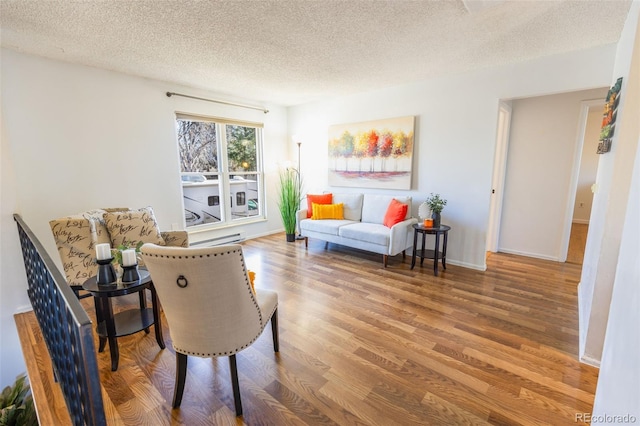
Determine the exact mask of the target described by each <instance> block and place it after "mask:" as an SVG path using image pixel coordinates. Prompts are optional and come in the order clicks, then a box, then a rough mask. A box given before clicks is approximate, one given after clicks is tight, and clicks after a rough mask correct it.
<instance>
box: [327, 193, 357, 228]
mask: <svg viewBox="0 0 640 426" xmlns="http://www.w3.org/2000/svg"><path fill="white" fill-rule="evenodd" d="M363 197H364V194H333V203H334V204H339V203H342V204H343V211H344V218H345V219H347V220H355V221H358V222H360V219H362V199H363Z"/></svg>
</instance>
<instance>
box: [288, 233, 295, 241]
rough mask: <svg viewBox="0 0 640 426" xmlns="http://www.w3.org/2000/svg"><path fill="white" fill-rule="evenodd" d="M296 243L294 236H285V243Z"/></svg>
mask: <svg viewBox="0 0 640 426" xmlns="http://www.w3.org/2000/svg"><path fill="white" fill-rule="evenodd" d="M295 241H296V234H287V242H288V243H293V242H295Z"/></svg>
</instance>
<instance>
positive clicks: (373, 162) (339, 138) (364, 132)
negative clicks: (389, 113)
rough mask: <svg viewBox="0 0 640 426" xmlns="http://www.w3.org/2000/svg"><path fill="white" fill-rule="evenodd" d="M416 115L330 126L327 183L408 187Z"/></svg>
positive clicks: (354, 185)
mask: <svg viewBox="0 0 640 426" xmlns="http://www.w3.org/2000/svg"><path fill="white" fill-rule="evenodd" d="M414 122H415V117H413V116H408V117H399V118H389V119H383V120H375V121H365V122H361V123H351V124H337V125H333V126H330V127H329V185H331V186H350V187H357V188H381V189H411V169H412V159H413V138H414Z"/></svg>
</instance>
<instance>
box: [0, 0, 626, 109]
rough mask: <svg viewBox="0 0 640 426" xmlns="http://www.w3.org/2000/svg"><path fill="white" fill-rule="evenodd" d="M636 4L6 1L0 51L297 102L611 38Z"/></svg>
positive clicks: (1, 1) (0, 5) (1, 8)
mask: <svg viewBox="0 0 640 426" xmlns="http://www.w3.org/2000/svg"><path fill="white" fill-rule="evenodd" d="M630 5H631V2H630V1H628V0H624V1H622V0H621V1H617V0H613V1H612V0H609V1H587V0H580V1H555V0H547V1H520V0H518V1H491V0H467V1H464V2H463V1H459V0H452V1H428V0H414V1H404V0H396V1H373V0H352V1H335V0H326V1H325V0H322V1H310V0H280V1H255V0H235V1H195V0H171V1H159V0H158V1H153V0H127V1H115V0H111V1H110V0H102V1H97V0H81V1H77V0H74V1H70V0H58V1H56V0H53V1H51V0H46V1H45V0H16V1H13V0H0V25H1V27H2V33H1V38H2V46H3V47H6V48H9V49H14V50H17V51H21V52H26V53H31V54H35V55H40V56H45V57H49V58H54V59H59V60H63V61H68V62H74V63H80V64H85V65H90V66H95V67H99V68H105V69H109V70H115V71H120V72H124V73H127V74H132V75H138V76H143V77H149V78H153V79H158V80H164V81H170V82H176V83H179V84H184V85H188V86H193V87H198V88H204V89H209V90H212V91H216V92H219V93H224V94H229V95H232V96H236V97H240V98H245V99H252V100H257V101H261V102H271V103H275V104H280V105H295V104H299V103H303V102H308V101H312V100H318V99H322V98H326V97H333V96H338V95H343V94H349V93H356V92H362V91H367V90H371V89H378V88H381V87H386V86H394V85H400V84H405V83H409V82H413V81H419V80H425V79H428V78H432V77H436V76H441V75H444V74H452V73H461V72H466V71H469V70H473V69H478V68H486V67H491V66H497V65H503V64H507V63H514V62H521V61H525V60H528V59H532V58H536V57H540V56H547V55H553V54H557V53H563V52H568V51H573V50H581V49H587V48H590V47H594V46H600V45H605V44H609V43H615V42H617V41H618V38H619V37H620V32H621V30H622V26H623V24H624V20H625V18H626V14H627V12H628V10H629V7H630Z"/></svg>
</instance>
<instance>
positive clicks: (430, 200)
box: [426, 192, 447, 228]
mask: <svg viewBox="0 0 640 426" xmlns="http://www.w3.org/2000/svg"><path fill="white" fill-rule="evenodd" d="M426 203H427V205H428V206H429V210H431V218H432V219H433V227H434V228H439V227H440V213H442V209H444V206H446V205H447V200H445V199H443V198H442V197H440V194H434V193H433V192H432V193H431V195H429V197H427V200H426Z"/></svg>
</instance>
